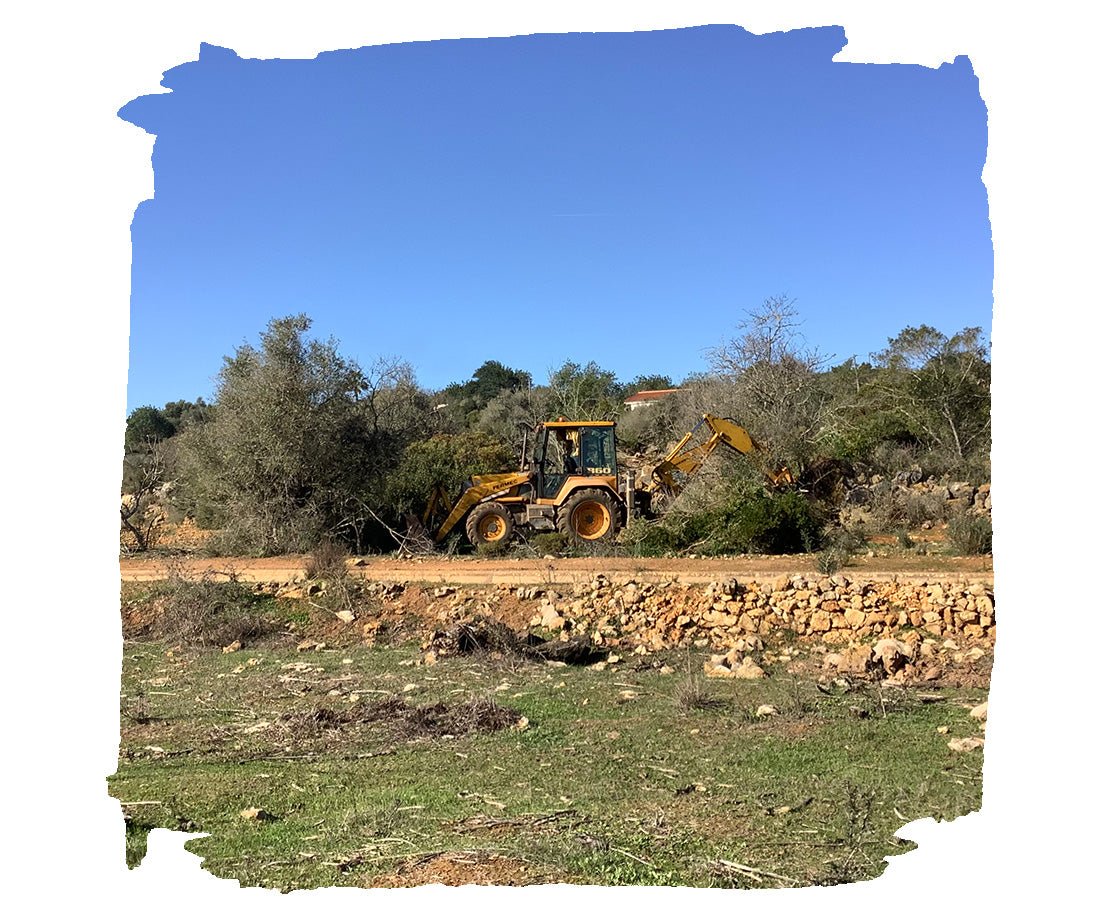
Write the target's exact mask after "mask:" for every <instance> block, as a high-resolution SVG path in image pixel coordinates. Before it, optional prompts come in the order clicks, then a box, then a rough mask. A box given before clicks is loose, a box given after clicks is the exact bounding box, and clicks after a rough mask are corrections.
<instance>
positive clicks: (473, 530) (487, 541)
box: [467, 502, 513, 547]
mask: <svg viewBox="0 0 1120 920" xmlns="http://www.w3.org/2000/svg"><path fill="white" fill-rule="evenodd" d="M467 539H468V540H470V541H471V543H473V544H474V545H475V546H493V547H499V546H505V545H506V544H507V543H509V541H510V540H512V539H513V515H512V514H510V512H509V509H508V508H506V506H505V505H501V504H499V503H498V502H483V503H482V504H481V505H478V506H477V507H476V508H475V509H474V510H472V511H471V513H470V514H469V515H467Z"/></svg>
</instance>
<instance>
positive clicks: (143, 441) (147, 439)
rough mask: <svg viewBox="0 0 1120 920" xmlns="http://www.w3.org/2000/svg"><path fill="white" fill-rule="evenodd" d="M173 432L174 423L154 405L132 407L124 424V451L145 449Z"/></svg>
mask: <svg viewBox="0 0 1120 920" xmlns="http://www.w3.org/2000/svg"><path fill="white" fill-rule="evenodd" d="M173 434H175V425H174V423H172V422H171V421H170V420H168V418H167V416H165V415H164V414H163V413H162V412H160V410H159V409H157V408H155V407H154V406H140V408H138V409H133V410H132V412H131V413H130V414H129V416H128V420H127V421H126V422H125V425H124V448H125V450H126V451H130V452H131V451H137V450H144V449H147V448H148V447H149V446H150V445H152V444H156V443H158V442H160V441H162V440H164V439H165V438H169V437H171V436H172V435H173Z"/></svg>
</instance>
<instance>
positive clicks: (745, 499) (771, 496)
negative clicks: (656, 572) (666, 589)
mask: <svg viewBox="0 0 1120 920" xmlns="http://www.w3.org/2000/svg"><path fill="white" fill-rule="evenodd" d="M823 525H824V521H823V516H822V515H821V514H820V513H819V512H818V511H817V509H816V508H814V506H813V505H812V503H811V502H810V501H809V499H808V498H807V497H806V496H805V495H803V494H801V493H800V492H773V491H771V490H770V489H768V488H766V487H764V486H760V485H756V484H753V483H739V484H738V485H737V486H735V487H733V488H732V489H731V490H730V492H729V493H728V495H727V496H726V497H725V498H723V499H722V500H721V502H720V504H718V505H716V506H715V507H713V508H710V509H708V510H704V511H696V512H693V513H685V512H683V511H676V512H674V511H673V510H670V512H669V513H668V514H666V516H665V517H664V518H663V519H662V520H660V521H658V522H656V523H650V522H648V521H634V522H632V523H631V524H630V525H629V526H627V527H626V529H625V530H624V531H623V532H622V534H621V535H620V542H621V543H623V544H624V545H628V546H631V547H633V548H634V550H635V551H636V552H637V554H638V555H645V556H655V555H665V554H667V553H672V552H685V551H688V552H697V553H705V554H710V555H720V554H737V553H767V554H774V555H780V554H785V553H804V552H812V551H813V550H814V549H816V548H817V547H818V546H819V545H820V544H821V534H822V530H823Z"/></svg>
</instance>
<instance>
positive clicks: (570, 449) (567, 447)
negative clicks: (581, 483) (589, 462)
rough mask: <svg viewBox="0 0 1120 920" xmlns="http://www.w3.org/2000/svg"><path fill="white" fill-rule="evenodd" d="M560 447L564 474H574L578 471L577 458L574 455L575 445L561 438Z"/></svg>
mask: <svg viewBox="0 0 1120 920" xmlns="http://www.w3.org/2000/svg"><path fill="white" fill-rule="evenodd" d="M560 446H561V447H562V448H563V450H564V472H565V473H574V472H575V471H576V470H578V469H579V458H578V457H577V456H576V455H575V445H574V444H573V443H572V441H571V440H569V439H568V438H561V440H560Z"/></svg>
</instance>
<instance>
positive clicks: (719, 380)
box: [121, 296, 991, 555]
mask: <svg viewBox="0 0 1120 920" xmlns="http://www.w3.org/2000/svg"><path fill="white" fill-rule="evenodd" d="M311 328H312V322H311V319H310V318H309V317H308V316H306V315H296V316H288V317H283V318H278V319H274V320H272V321H271V322H270V323H269V324H268V326H267V328H266V329H265V330H264V331H263V332H262V333H261V334H260V338H259V342H258V343H257V344H255V345H248V344H246V345H243V346H241V347H240V348H238V349H236V350H235V351H234V352H233V354H232V355H230V356H227V357H226V358H225V359H224V361H223V364H222V367H221V368H220V369H219V371H218V374H217V384H216V387H215V391H214V394H213V398H212V401H211V402H204V401H203V400H201V399H200V400H197V401H195V402H188V401H182V400H181V401H177V402H173V403H168V404H167V405H166V406H164V407H163V408H162V409H158V408H155V407H153V406H143V407H140V408H138V409H136V410H134V411H133V412H132V413H131V414H130V415H129V417H128V419H127V422H126V425H125V438H124V449H125V454H124V478H123V485H122V494H123V499H122V508H121V518H122V547H124V548H127V549H129V550H145V549H148V548H150V547H152V546H154V545H155V544H156V542H157V536H158V534H157V531H158V523H159V521H161V520H162V521H171V522H177V521H181V520H183V519H186V518H189V519H191V520H192V521H193V522H194V523H195V524H196V525H197V527H199V528H202V529H204V530H206V531H208V532H210V533H211V538H210V545H209V549H210V551H212V552H215V553H218V554H222V555H230V554H242V555H274V554H281V553H291V552H307V551H310V550H311V549H313V548H314V547H316V546H318V545H320V544H322V543H323V542H324V541H330V542H333V543H336V544H339V545H341V546H344V547H346V548H347V549H349V550H350V551H352V552H366V553H368V552H385V551H392V550H394V549H397V548H398V546H399V544H400V535H401V534H402V533H404V532H405V531H406V530H407V527H408V520H409V516H410V515H416V514H419V513H420V512H421V511H422V510H423V508H424V505H425V503H426V502H427V500H428V497H429V495H430V494H431V491H432V488H433V486H434V485H435V484H437V483H440V484H443V485H444V486H445V487H446V488H447V489H448V490H449V491H450V492H451V493H452V494H454V493H455V492H456V491H457V490H458V488H459V484H460V483H462V482H463V481H464V480H465V479H466V478H467V477H468V476H469V475H470V474H472V473H476V474H477V473H490V472H501V471H504V470H509V469H514V468H516V465H517V460H518V457H519V456H520V454H521V449H522V443H523V438H524V436H525V432H526V431H529V430H531V428H532V427H533V426H534V425H535V424H536V423H537V422H540V421H543V420H546V419H555V418H557V417H558V416H564V417H567V418H569V419H581V420H587V421H594V420H610V421H616V422H617V423H618V427H617V438H618V444H619V448H620V451H621V452H622V455H621V456H620V466H622V465H623V464H626V463H629V464H630V465H632V466H640V465H642V464H643V463H649V462H652V461H654V460H656V459H659V458H660V457H662V456H664V454H665V452H666V450H667V449H668V448H670V447H671V446H672V444H673V443H675V441H676V440H677V439H678V438H679V437H680V436H681V435H683V434H684V433H685V432H687V431H689V430H690V429H691V428H692V427H693V425H695V424H696V422H697V420H698V419H699V418H700V416H701V415H702V414H703V413H705V412H707V413H711V414H713V415H718V416H724V417H728V418H733V419H735V420H736V421H737V422H739V423H740V424H741V425H743V426H744V427H745V428H746V429H747V430H748V431H749V432H750V433H751V435H752V437H754V438H756V439H757V441H758V442H759V443H760V444H761V445H763V447H764V449H765V452H766V453H765V458H766V459H765V462H766V464H768V465H770V467H771V468H774V469H777V468H780V467H788V468H789V469H790V470H791V471H792V473H793V475H794V477H795V479H796V480H797V482H798V485H799V488H797V489H792V490H787V491H785V492H775V491H774V490H772V489H770V488H768V487H767V485H766V483H765V479H764V477H763V475H762V472H761V469H760V465H759V464H758V463H756V462H751V460H749V459H745V458H736V457H720V458H719V460H718V461H713V463H712V464H711V468H710V469H709V468H708V467H706V468H705V469H704V470H703V471H702V472H701V474H700V475H698V476H697V481H696V482H695V483H692V482H690V484H689V486H688V488H687V489H686V490H685V493H684V494H683V495H682V496H681V497H680V498H679V499H678V500H677V501H676V502H675V503H674V504H673V505H672V507H671V508H670V509H669V511H668V513H666V514H665V515H664V516H662V517H661V518H659V519H658V520H656V521H647V520H640V521H634V522H632V523H631V525H630V526H628V527H627V528H625V529H624V531H623V532H622V534H621V535H620V543H621V544H622V546H623V547H630V548H631V550H632V551H636V552H642V553H680V552H690V553H700V554H705V553H707V554H714V553H736V552H815V551H829V550H830V549H832V550H835V551H837V552H846V551H848V550H851V549H853V548H854V547H856V546H858V545H859V544H860V541H861V540H863V539H866V535H867V533H868V532H871V531H878V532H891V531H892V530H897V529H899V528H906V527H908V526H916V525H917V524H921V523H928V522H930V521H933V522H938V523H948V524H949V525H950V527H954V526H955V527H956V528H957V531H958V532H960V533H962V534H964V536H965V537H966V538H967V540H966V542H967V543H968V546H969V547H971V548H973V549H974V550H976V551H979V552H985V551H989V550H990V540H991V536H990V534H991V530H990V521H988V520H987V518H986V517H985V516H984V515H982V514H981V515H978V514H975V513H972V511H975V510H976V509H975V508H972V510H971V511H969V510H968V509H967V508H966V507H965V506H966V505H967V504H968V503H964V502H962V501H960V500H959V499H960V496H959V495H955V494H953V493H954V490H955V491H962V490H961V489H960V488H958V487H959V486H960V485H961V484H970V486H969V487H970V488H971V489H972V493H971V495H973V496H975V494H976V492H975V487H977V486H980V485H982V484H986V483H987V482H988V480H989V478H990V472H989V470H990V466H989V452H990V433H991V420H990V405H991V398H990V374H991V367H990V362H989V354H988V348H987V344H986V342H985V341H984V338H983V335H982V333H981V330H980V329H978V328H969V329H963V330H960V331H957V332H955V333H952V334H947V333H945V332H942V331H940V330H937V329H935V328H933V327H931V326H927V325H922V326H918V327H908V328H905V329H902V330H900V331H899V333H898V334H897V335H896V336H894V337H893V338H891V339H889V340H888V342H887V343H885V347H884V348H883V349H882V350H881V351H879V352H877V353H875V354H874V355H873V356H872V359H871V361H870V362H857V361H856V360H855V359H850V360H847V361H840V362H835V360H834V359H832V358H830V357H826V356H825V355H823V354H822V353H821V352H820V351H818V350H816V349H815V348H813V347H811V346H810V345H809V344H808V343H807V342H806V339H805V337H804V336H803V334H802V332H801V328H800V325H799V321H798V316H797V313H796V310H795V305H794V302H793V301H792V300H790V299H789V298H787V297H784V296H782V297H773V298H769V299H768V300H767V301H766V302H765V303H764V304H762V305H761V306H760V307H759V309H758V310H757V311H754V312H749V313H747V314H746V315H745V317H744V320H743V322H742V323H741V324H740V326H739V327H738V329H737V330H736V334H735V335H733V336H732V337H731V338H730V339H728V340H727V341H725V342H723V343H722V344H720V345H718V346H715V347H713V348H712V350H711V351H710V353H709V354H708V356H707V367H706V368H705V369H703V370H701V371H698V372H696V373H694V374H692V375H690V376H689V377H688V378H687V379H685V380H683V381H680V382H678V383H675V382H674V381H673V380H672V379H670V378H669V377H667V376H665V375H663V374H658V373H657V372H656V371H657V369H656V368H651V369H650V371H651V372H650V373H649V374H645V375H642V376H640V377H637V378H636V379H634V380H630V381H622V380H619V379H618V377H617V376H616V374H615V373H614V372H612V371H611V370H609V369H608V368H604V367H601V366H599V365H598V364H597V363H596V362H594V361H588V362H587V363H583V364H580V363H577V362H576V361H574V360H567V361H565V362H564V363H563V364H561V365H560V366H559V367H557V368H556V369H554V370H552V371H551V372H550V374H549V377H548V380H547V382H543V383H542V384H540V385H534V383H533V381H532V380H531V378H530V375H529V374H528V373H527V372H526V371H524V370H521V369H518V368H513V367H507V366H506V365H504V364H502V363H501V362H499V361H497V360H493V359H490V360H486V361H484V362H483V363H482V364H480V365H479V367H478V369H477V370H476V371H475V372H474V374H473V375H472V376H471V378H470V379H469V380H465V381H462V382H453V383H449V384H447V385H446V386H445V387H444V388H443V389H441V390H438V391H435V392H432V391H428V390H426V389H424V388H423V387H421V386H420V385H419V384H418V382H417V380H416V375H415V373H414V371H413V369H412V367H411V366H410V365H409V364H408V363H407V362H406V361H401V360H392V361H380V362H378V363H377V364H375V365H374V366H373V367H368V368H364V367H362V366H360V365H359V364H358V363H357V362H355V361H354V360H352V359H351V358H348V357H346V356H345V354H344V352H343V350H342V346H341V345H340V343H338V342H337V341H335V340H333V339H328V340H322V339H318V338H315V337H314V336H313V334H312V331H311ZM645 390H672V391H673V392H671V393H669V394H668V395H667V396H665V397H664V398H661V399H658V400H657V401H655V402H652V403H651V404H649V405H644V406H641V407H638V408H632V409H631V408H627V407H626V406H625V404H624V400H625V399H626V397H628V396H631V395H633V394H634V393H636V392H639V391H645ZM857 506H858V508H859V509H861V510H860V512H859V513H856V512H855V511H853V509H854V508H856V507H857ZM969 507H971V505H969ZM980 510H983V508H982V506H981V508H980ZM541 536H543V537H554V536H555V535H552V534H545V535H541ZM533 539H534V540H536V539H539V538H533ZM900 539H901V538H900ZM545 545H547V546H549V547H550V548H551V549H553V550H555V549H557V546H556V544H555V541H553V542H552V543H551V544H549V543H547V541H545ZM845 548H847V549H845Z"/></svg>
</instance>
